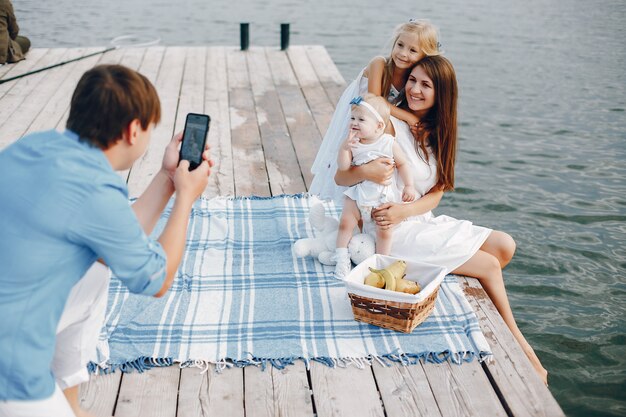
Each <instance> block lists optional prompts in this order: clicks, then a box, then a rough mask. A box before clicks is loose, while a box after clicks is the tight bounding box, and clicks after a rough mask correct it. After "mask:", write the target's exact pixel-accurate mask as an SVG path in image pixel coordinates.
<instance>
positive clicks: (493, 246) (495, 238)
mask: <svg viewBox="0 0 626 417" xmlns="http://www.w3.org/2000/svg"><path fill="white" fill-rule="evenodd" d="M515 247H516V245H515V241H514V240H513V238H512V237H511V236H510V235H509V234H507V233H504V232H501V231H499V230H494V231H493V232H491V234H490V235H489V237H488V238H487V240H486V241H485V243H483V245H482V246H481V247H480V250H482V251H485V252H487V253H489V254H491V255H493V256H495V257H496V258H497V259H498V262H500V267H501V268H502V269H504V267H505V266H507V265H508V264H509V262H511V259H512V258H513V254H515Z"/></svg>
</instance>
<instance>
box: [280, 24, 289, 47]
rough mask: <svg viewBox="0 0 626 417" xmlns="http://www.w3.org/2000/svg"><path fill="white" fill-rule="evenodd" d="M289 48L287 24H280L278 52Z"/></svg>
mask: <svg viewBox="0 0 626 417" xmlns="http://www.w3.org/2000/svg"><path fill="white" fill-rule="evenodd" d="M287 48H289V23H281V24H280V50H281V51H284V50H286V49H287Z"/></svg>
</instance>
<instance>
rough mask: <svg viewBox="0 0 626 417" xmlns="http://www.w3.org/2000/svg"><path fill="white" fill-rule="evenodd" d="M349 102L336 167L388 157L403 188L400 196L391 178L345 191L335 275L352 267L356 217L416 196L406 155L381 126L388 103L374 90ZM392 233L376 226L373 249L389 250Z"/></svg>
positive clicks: (383, 252)
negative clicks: (346, 126)
mask: <svg viewBox="0 0 626 417" xmlns="http://www.w3.org/2000/svg"><path fill="white" fill-rule="evenodd" d="M350 104H352V109H351V116H350V120H351V121H350V133H349V134H348V137H347V138H346V139H345V140H344V142H343V144H342V145H341V148H340V149H339V155H338V156H337V166H338V169H339V170H343V171H345V170H347V169H349V168H350V165H351V164H352V165H362V164H365V163H368V162H370V161H373V160H374V159H377V158H391V159H393V161H394V162H395V165H396V168H397V169H398V173H399V174H400V178H401V179H402V182H403V183H404V188H403V191H402V196H399V195H398V189H397V188H396V185H395V184H394V183H393V181H392V182H391V183H389V184H385V185H382V184H376V183H374V182H371V181H363V182H360V183H358V184H356V185H353V186H352V187H350V188H348V190H346V191H345V193H344V194H345V196H346V197H345V200H344V204H343V211H342V213H341V220H340V222H339V232H338V234H337V251H336V253H335V259H336V261H337V265H336V267H335V276H336V277H337V278H339V279H343V278H344V277H345V276H346V274H347V273H348V272H350V269H351V267H352V264H351V262H350V255H349V254H348V243H349V242H350V238H351V237H352V232H353V230H354V228H355V227H356V226H357V225H358V223H359V220H363V222H364V223H365V222H370V221H372V214H371V213H372V209H373V208H376V207H378V206H380V205H381V204H383V203H387V202H390V201H391V202H398V201H400V200H402V201H405V202H407V201H413V200H414V199H415V196H416V191H415V188H414V187H413V176H412V175H411V171H410V167H409V165H408V164H407V162H406V156H405V154H404V152H403V151H402V149H401V148H400V146H399V145H398V144H397V143H395V141H394V137H393V136H391V135H390V134H388V133H385V126H387V123H389V113H390V111H389V104H388V103H387V102H386V101H385V99H384V98H382V97H379V96H376V95H374V94H367V95H366V96H365V98H362V97H357V98H355V99H353V100H352V101H351V102H350ZM392 236H393V230H392V229H390V228H389V229H383V228H380V227H377V228H376V253H379V254H381V255H388V254H389V252H390V251H391V239H392Z"/></svg>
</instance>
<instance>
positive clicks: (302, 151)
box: [266, 49, 322, 189]
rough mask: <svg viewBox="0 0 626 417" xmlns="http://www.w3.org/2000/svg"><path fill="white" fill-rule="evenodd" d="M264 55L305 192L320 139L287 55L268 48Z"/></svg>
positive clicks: (311, 178)
mask: <svg viewBox="0 0 626 417" xmlns="http://www.w3.org/2000/svg"><path fill="white" fill-rule="evenodd" d="M266 55H267V58H268V63H269V66H270V70H271V73H272V78H273V80H274V85H275V86H276V91H277V93H278V98H279V100H280V103H281V106H282V109H283V114H284V116H285V120H286V121H287V126H288V128H289V135H290V137H291V141H292V143H293V146H294V149H295V152H296V156H297V158H298V163H299V165H300V170H301V172H302V175H303V177H304V181H305V184H306V187H307V189H308V188H309V186H310V185H311V181H312V180H313V175H312V174H311V166H312V165H313V161H315V155H316V154H317V150H318V149H319V146H320V145H321V143H322V137H321V135H320V133H319V129H318V128H317V125H316V124H315V121H314V120H313V115H312V113H311V110H310V109H309V106H308V104H307V101H306V98H305V97H304V94H303V92H302V90H301V89H300V87H299V85H298V80H297V78H296V76H295V74H294V72H293V70H292V68H291V65H290V63H289V59H288V57H287V55H286V54H285V53H284V52H280V51H276V50H272V49H267V50H266Z"/></svg>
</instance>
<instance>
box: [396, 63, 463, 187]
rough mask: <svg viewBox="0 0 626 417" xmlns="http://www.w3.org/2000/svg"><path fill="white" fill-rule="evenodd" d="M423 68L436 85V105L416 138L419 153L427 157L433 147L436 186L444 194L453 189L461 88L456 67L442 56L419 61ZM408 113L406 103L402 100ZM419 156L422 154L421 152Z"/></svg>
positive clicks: (418, 65)
mask: <svg viewBox="0 0 626 417" xmlns="http://www.w3.org/2000/svg"><path fill="white" fill-rule="evenodd" d="M415 66H416V67H421V68H422V69H423V70H424V72H425V73H426V75H427V76H428V78H430V79H431V80H432V82H433V88H434V90H435V103H434V104H433V107H432V108H431V109H430V110H429V111H428V113H427V114H426V116H425V117H423V118H422V119H421V120H420V129H419V130H418V135H417V138H415V146H416V150H417V148H418V147H419V148H420V149H421V150H422V154H423V155H425V156H426V158H428V152H427V150H426V146H430V148H431V150H432V152H433V156H434V157H435V159H436V160H437V184H436V186H437V187H438V188H439V189H440V190H442V191H450V190H452V189H454V163H455V160H456V142H457V115H456V114H457V98H458V87H457V82H456V74H455V72H454V67H453V66H452V64H451V63H450V61H448V60H447V59H446V58H444V57H442V56H428V57H425V58H423V59H422V60H421V61H419V62H418V63H417V64H416V65H415ZM402 106H403V107H404V108H406V109H407V110H408V111H411V109H409V108H408V105H407V101H406V100H404V101H403V105H402ZM418 154H419V153H418Z"/></svg>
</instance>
